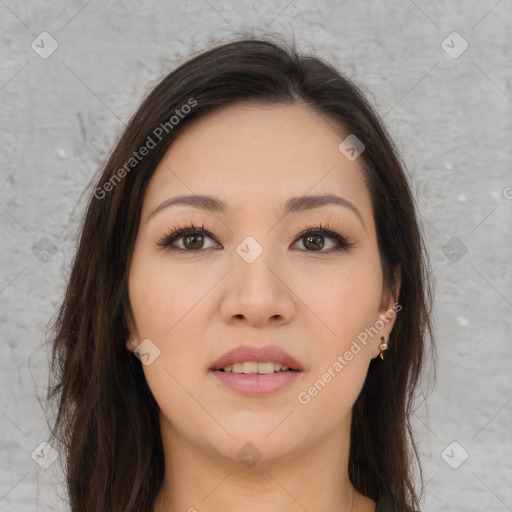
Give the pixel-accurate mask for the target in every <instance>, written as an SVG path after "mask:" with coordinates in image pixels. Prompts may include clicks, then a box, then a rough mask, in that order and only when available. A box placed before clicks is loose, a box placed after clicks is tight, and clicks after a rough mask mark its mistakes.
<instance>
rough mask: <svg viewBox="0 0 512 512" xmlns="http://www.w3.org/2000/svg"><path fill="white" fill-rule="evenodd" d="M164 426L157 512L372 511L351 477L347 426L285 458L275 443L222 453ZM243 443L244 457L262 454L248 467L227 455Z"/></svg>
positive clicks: (372, 507)
mask: <svg viewBox="0 0 512 512" xmlns="http://www.w3.org/2000/svg"><path fill="white" fill-rule="evenodd" d="M349 419H350V418H349ZM160 423H161V432H162V442H163V446H164V455H165V468H166V471H165V477H164V481H163V484H162V486H161V488H160V491H159V493H158V495H157V497H156V499H155V503H154V512H178V511H189V512H195V511H197V512H221V511H225V510H226V504H229V508H230V509H231V510H236V509H237V508H240V509H243V510H244V512H261V510H265V511H268V512H285V511H286V512H290V511H297V512H303V511H304V510H315V511H316V512H351V511H352V510H353V511H357V512H360V511H363V510H364V511H365V512H366V511H373V510H374V505H375V504H374V503H373V502H372V501H371V500H368V499H367V498H364V497H363V496H361V495H360V494H358V493H357V492H356V491H355V489H354V487H353V486H352V484H351V482H350V480H349V477H348V469H347V468H348V455H349V447H350V443H349V441H350V438H349V425H350V423H349V422H347V424H346V425H344V426H343V429H342V430H341V431H340V430H336V431H335V432H332V433H331V435H328V436H326V437H325V439H323V440H322V442H321V443H320V444H316V445H315V446H311V445H310V444H309V443H308V441H307V440H304V442H303V443H300V447H298V448H297V449H296V450H295V451H292V452H288V453H287V454H286V455H285V456H283V455H282V454H277V452H275V451H274V452H272V449H274V450H275V445H274V446H272V445H270V444H268V445H266V446H265V445H264V442H260V443H259V445H258V448H256V447H255V446H254V445H246V441H241V440H239V441H234V440H232V439H231V440H230V441H229V443H232V446H233V449H231V450H230V449H227V450H226V451H227V453H226V454H222V453H221V454H219V453H218V452H217V451H216V450H213V449H212V448H211V447H208V446H199V445H198V444H196V443H193V442H191V441H190V440H188V439H185V438H184V437H182V436H181V435H180V434H179V433H178V432H177V431H176V430H175V429H174V428H173V427H172V425H170V424H169V423H168V422H167V421H166V420H165V418H164V417H161V422H160ZM340 439H344V440H345V441H344V442H342V443H340ZM244 445H246V446H245V449H243V450H245V451H242V454H244V455H245V454H248V455H256V454H257V453H261V458H260V459H259V460H258V461H257V462H256V463H255V464H254V465H252V466H250V467H249V465H248V466H245V465H244V464H243V463H241V462H240V460H237V458H236V457H235V458H233V457H232V456H231V457H230V456H229V455H230V454H231V453H235V454H236V453H239V452H240V451H241V450H240V448H241V447H242V446H244ZM273 453H274V454H276V455H279V456H272V454H273ZM247 460H248V461H249V460H250V458H249V459H247ZM248 464H249V463H248Z"/></svg>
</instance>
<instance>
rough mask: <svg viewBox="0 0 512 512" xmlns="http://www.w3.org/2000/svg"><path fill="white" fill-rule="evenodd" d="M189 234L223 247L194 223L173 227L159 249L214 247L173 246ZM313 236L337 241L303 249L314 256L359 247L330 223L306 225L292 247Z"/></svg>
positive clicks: (158, 241)
mask: <svg viewBox="0 0 512 512" xmlns="http://www.w3.org/2000/svg"><path fill="white" fill-rule="evenodd" d="M188 233H193V234H199V235H201V236H206V237H208V238H211V239H212V240H214V241H215V243H216V244H217V245H220V246H221V247H222V244H220V243H219V242H218V241H217V239H216V238H215V236H214V235H213V234H212V233H210V232H209V231H208V230H206V229H205V227H204V223H202V224H201V226H200V227H199V226H197V225H195V224H193V223H189V224H187V225H185V226H173V227H172V228H171V232H170V234H168V235H165V236H163V237H161V238H159V239H158V240H157V242H156V245H157V247H158V248H163V249H165V250H169V251H178V252H182V253H193V254H195V253H201V252H205V250H206V249H212V248H213V247H207V248H206V249H198V250H186V249H182V248H181V247H176V246H174V245H173V242H174V241H176V240H179V239H180V238H182V237H183V236H185V235H186V234H188ZM310 234H311V235H312V234H320V235H321V236H324V237H325V238H331V239H333V240H335V241H336V243H337V247H335V248H332V249H330V250H328V251H322V250H320V251H308V250H306V249H302V250H301V252H306V253H313V254H330V253H333V252H344V251H345V252H346V251H348V250H350V249H352V248H354V247H356V246H357V243H356V242H355V241H354V240H352V239H351V238H350V237H346V236H343V235H342V234H341V233H339V232H338V231H335V230H333V229H331V228H329V223H326V224H323V223H321V222H320V223H316V224H313V225H309V224H308V225H306V226H304V227H303V229H302V231H301V232H300V233H299V234H297V235H296V236H295V238H294V241H293V243H292V245H295V244H296V243H298V242H299V241H300V240H301V239H303V238H304V237H306V236H308V235H310Z"/></svg>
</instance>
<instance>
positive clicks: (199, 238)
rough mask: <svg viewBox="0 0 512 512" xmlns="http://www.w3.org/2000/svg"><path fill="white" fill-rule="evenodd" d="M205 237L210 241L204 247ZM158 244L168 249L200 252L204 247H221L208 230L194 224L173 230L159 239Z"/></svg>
mask: <svg viewBox="0 0 512 512" xmlns="http://www.w3.org/2000/svg"><path fill="white" fill-rule="evenodd" d="M206 239H210V240H211V241H212V242H211V243H210V246H207V247H205V242H206ZM180 242H181V243H180ZM158 245H159V246H160V247H163V248H164V249H167V250H169V251H181V252H201V251H203V250H206V249H212V248H215V249H219V248H221V245H220V244H218V243H216V242H215V240H214V238H213V236H212V235H211V234H210V233H209V232H208V231H206V230H204V229H203V228H197V227H194V226H191V227H187V228H183V229H178V230H177V231H174V232H173V233H171V234H170V235H168V236H166V237H165V238H164V239H163V240H161V241H159V242H158Z"/></svg>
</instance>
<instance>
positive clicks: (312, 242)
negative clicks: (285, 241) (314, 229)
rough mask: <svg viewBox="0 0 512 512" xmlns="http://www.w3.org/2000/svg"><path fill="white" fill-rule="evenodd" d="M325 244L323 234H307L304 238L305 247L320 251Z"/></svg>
mask: <svg viewBox="0 0 512 512" xmlns="http://www.w3.org/2000/svg"><path fill="white" fill-rule="evenodd" d="M323 246H324V237H323V236H322V235H320V236H319V235H315V236H307V237H305V238H304V247H306V249H312V250H315V251H318V250H320V249H322V248H323Z"/></svg>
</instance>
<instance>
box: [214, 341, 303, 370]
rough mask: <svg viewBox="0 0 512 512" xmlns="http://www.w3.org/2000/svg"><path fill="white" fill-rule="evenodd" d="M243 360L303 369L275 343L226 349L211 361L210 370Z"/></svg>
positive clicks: (219, 368) (220, 368)
mask: <svg viewBox="0 0 512 512" xmlns="http://www.w3.org/2000/svg"><path fill="white" fill-rule="evenodd" d="M245 361H254V362H256V363H267V362H273V363H279V364H281V365H284V366H288V368H290V369H292V370H296V371H297V372H302V371H304V368H303V367H302V365H301V364H300V363H299V362H298V361H297V360H296V359H295V358H294V357H292V356H291V355H290V354H288V352H285V351H284V350H283V349H282V348H279V347H277V346H275V345H269V346H266V347H254V346H250V345H242V346H240V347H237V348H234V349H231V350H228V352H226V353H225V354H223V355H222V356H220V357H219V359H217V360H216V361H215V362H214V363H213V365H212V366H211V368H210V371H215V370H222V368H225V367H226V366H229V365H231V364H235V363H243V362H245ZM283 373H284V372H283ZM270 375H272V374H270Z"/></svg>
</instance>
